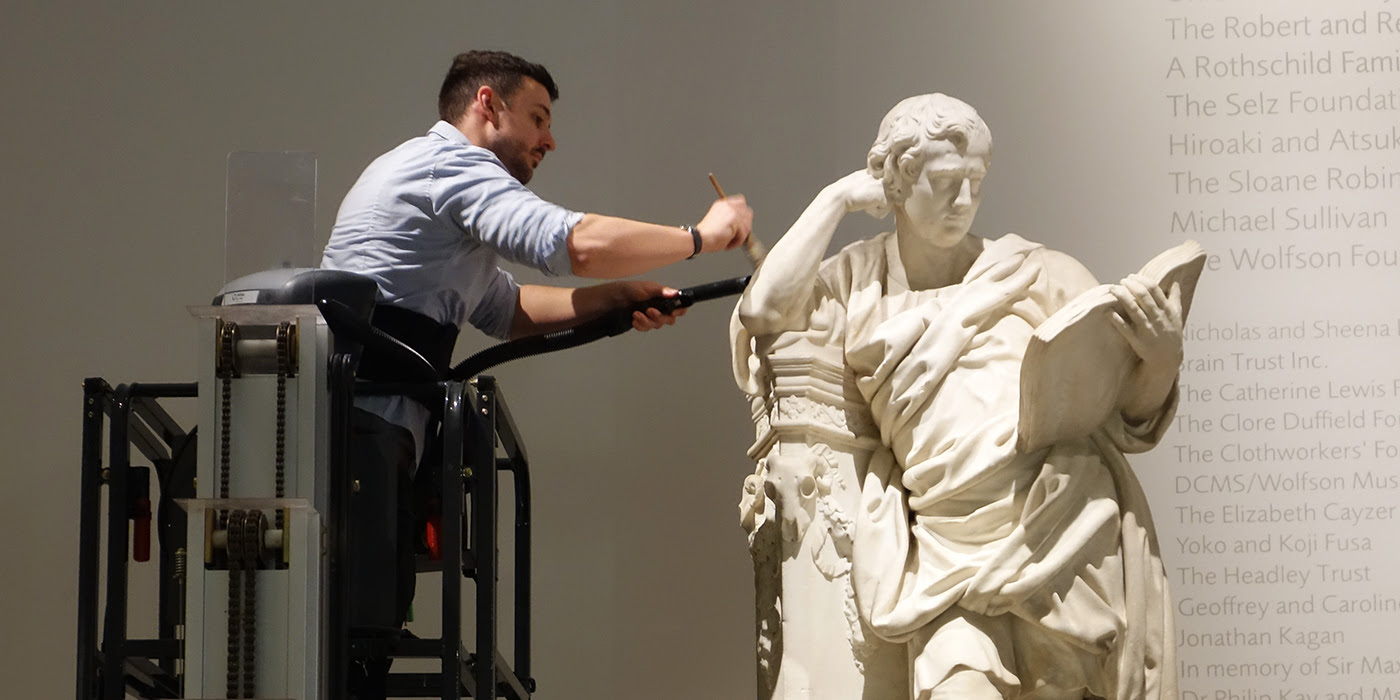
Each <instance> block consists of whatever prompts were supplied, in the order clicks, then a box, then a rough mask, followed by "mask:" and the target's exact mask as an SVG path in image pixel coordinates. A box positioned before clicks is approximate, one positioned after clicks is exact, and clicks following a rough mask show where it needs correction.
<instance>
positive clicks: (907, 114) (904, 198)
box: [866, 93, 992, 242]
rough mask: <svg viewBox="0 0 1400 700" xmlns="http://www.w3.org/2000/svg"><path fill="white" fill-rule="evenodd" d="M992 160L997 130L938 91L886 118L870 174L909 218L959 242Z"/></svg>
mask: <svg viewBox="0 0 1400 700" xmlns="http://www.w3.org/2000/svg"><path fill="white" fill-rule="evenodd" d="M991 156H992V132H991V131H990V130H989V129H988V128H987V124H986V122H983V121H982V118H981V117H979V116H978V115H977V110H974V109H973V108H972V107H971V106H970V105H968V104H967V103H966V102H963V101H961V100H957V99H954V98H952V97H948V96H947V95H943V94H940V93H934V94H931V95H917V96H915V97H910V98H907V99H905V100H904V101H902V102H900V103H899V104H897V105H895V106H894V109H891V110H890V111H889V114H886V115H885V118H884V120H883V121H881V122H880V132H879V134H878V135H877V136H876V137H875V144H874V145H873V146H871V147H870V154H869V156H868V157H867V158H866V170H867V172H869V173H870V175H871V176H872V177H874V178H875V179H877V180H880V181H881V182H882V183H884V186H885V197H886V199H887V200H888V201H889V203H890V205H891V206H893V207H895V208H896V209H897V210H900V211H902V212H903V213H904V215H905V218H906V219H907V220H909V221H911V222H913V223H915V224H921V225H922V224H926V225H928V226H930V227H932V229H933V230H932V231H931V235H933V236H935V237H937V238H939V239H946V241H947V242H955V241H956V240H960V239H961V238H962V237H963V236H964V235H966V234H967V231H968V228H969V227H971V225H972V217H973V216H974V215H975V214H976V212H977V206H978V204H979V203H980V202H981V187H982V177H983V176H984V175H986V171H987V167H988V165H989V164H990V163H991ZM916 193H917V194H918V196H912V195H915V194H916Z"/></svg>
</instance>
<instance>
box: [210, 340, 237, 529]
mask: <svg viewBox="0 0 1400 700" xmlns="http://www.w3.org/2000/svg"><path fill="white" fill-rule="evenodd" d="M237 337H238V324H236V323H232V322H230V321H221V322H220V326H219V349H218V352H217V355H216V357H215V361H214V364H215V370H216V374H217V375H218V378H219V379H220V384H221V385H222V386H221V387H220V397H219V496H218V497H219V498H221V499H227V498H228V497H229V459H230V453H231V447H232V444H231V440H232V438H231V435H230V429H231V428H232V427H233V381H232V380H233V378H234V377H237V376H238V369H237V362H236V361H235V360H234V356H233V352H234V341H235V340H236V339H237ZM219 527H220V529H225V530H227V528H228V511H226V510H220V511H219Z"/></svg>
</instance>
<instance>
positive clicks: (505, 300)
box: [467, 268, 520, 340]
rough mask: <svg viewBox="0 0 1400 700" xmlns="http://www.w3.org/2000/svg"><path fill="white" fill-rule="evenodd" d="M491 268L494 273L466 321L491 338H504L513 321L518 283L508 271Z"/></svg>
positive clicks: (507, 335) (518, 288)
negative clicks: (479, 301)
mask: <svg viewBox="0 0 1400 700" xmlns="http://www.w3.org/2000/svg"><path fill="white" fill-rule="evenodd" d="M492 269H494V270H495V271H496V274H495V276H493V277H492V278H491V282H490V284H488V285H487V286H486V289H485V290H484V291H483V292H482V296H481V303H479V304H477V305H476V308H475V309H473V310H472V312H471V314H469V315H468V316H467V323H470V324H472V325H473V326H475V327H476V328H477V330H480V331H481V332H482V333H485V334H487V335H489V336H491V337H493V338H499V339H501V340H506V339H509V338H510V326H511V323H513V322H514V321H515V305H516V303H515V302H516V300H517V299H519V298H520V285H519V284H518V283H517V282H516V281H515V277H513V276H512V275H511V274H510V273H509V272H506V271H505V270H502V269H500V268H492Z"/></svg>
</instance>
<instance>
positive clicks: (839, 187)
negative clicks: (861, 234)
mask: <svg viewBox="0 0 1400 700" xmlns="http://www.w3.org/2000/svg"><path fill="white" fill-rule="evenodd" d="M830 187H831V189H832V190H833V191H834V193H835V194H836V196H837V197H838V198H840V200H841V203H842V204H843V205H845V207H846V212H847V213H850V212H854V211H863V212H865V213H867V214H869V215H871V216H873V217H875V218H877V219H883V218H885V215H887V214H889V213H890V204H889V200H887V199H886V198H885V185H884V183H882V182H880V181H879V180H876V179H875V178H873V177H871V176H870V173H868V172H866V171H865V170H857V171H855V172H853V173H851V174H850V175H847V176H845V177H843V178H841V179H840V180H837V181H836V182H833V183H831V185H830Z"/></svg>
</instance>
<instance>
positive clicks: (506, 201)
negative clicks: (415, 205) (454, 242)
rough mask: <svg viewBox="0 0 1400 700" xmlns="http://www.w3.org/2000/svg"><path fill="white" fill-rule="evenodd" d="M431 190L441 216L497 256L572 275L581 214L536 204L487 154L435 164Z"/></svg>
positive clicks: (466, 155) (460, 156)
mask: <svg viewBox="0 0 1400 700" xmlns="http://www.w3.org/2000/svg"><path fill="white" fill-rule="evenodd" d="M432 189H433V192H432V198H433V206H434V208H435V209H437V213H438V214H439V215H442V216H447V217H450V218H451V219H452V220H453V221H455V222H457V223H458V225H460V226H461V227H462V230H463V231H464V232H465V233H466V234H467V235H468V236H470V237H472V238H474V239H476V240H477V241H479V242H480V243H481V244H482V245H485V246H487V247H489V248H491V249H493V250H495V251H496V252H497V253H498V254H500V255H501V257H503V258H505V259H507V260H510V261H511V262H515V263H519V264H521V265H528V266H529V267H532V268H535V269H537V270H540V271H541V272H544V273H545V274H547V275H556V276H557V275H566V274H571V273H572V272H573V268H572V264H571V263H570V262H569V247H568V236H569V231H571V230H572V229H573V227H574V225H575V224H577V223H578V222H579V219H582V218H583V214H582V213H579V212H574V211H570V210H568V209H565V208H564V207H561V206H559V205H557V204H553V203H551V202H546V201H545V200H543V199H540V197H539V196H538V195H536V194H535V193H534V192H531V191H530V190H529V188H527V187H525V186H524V185H522V184H520V181H518V180H516V179H515V178H514V177H512V176H511V175H510V173H508V172H507V171H506V169H505V167H504V166H502V165H501V164H500V161H498V160H496V158H495V156H494V155H492V154H491V153H490V151H486V150H484V149H472V150H471V151H468V152H466V153H462V154H457V155H455V156H454V157H452V158H449V159H447V160H446V161H444V162H442V163H439V164H438V167H437V169H436V172H435V173H434V177H433V186H432Z"/></svg>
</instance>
